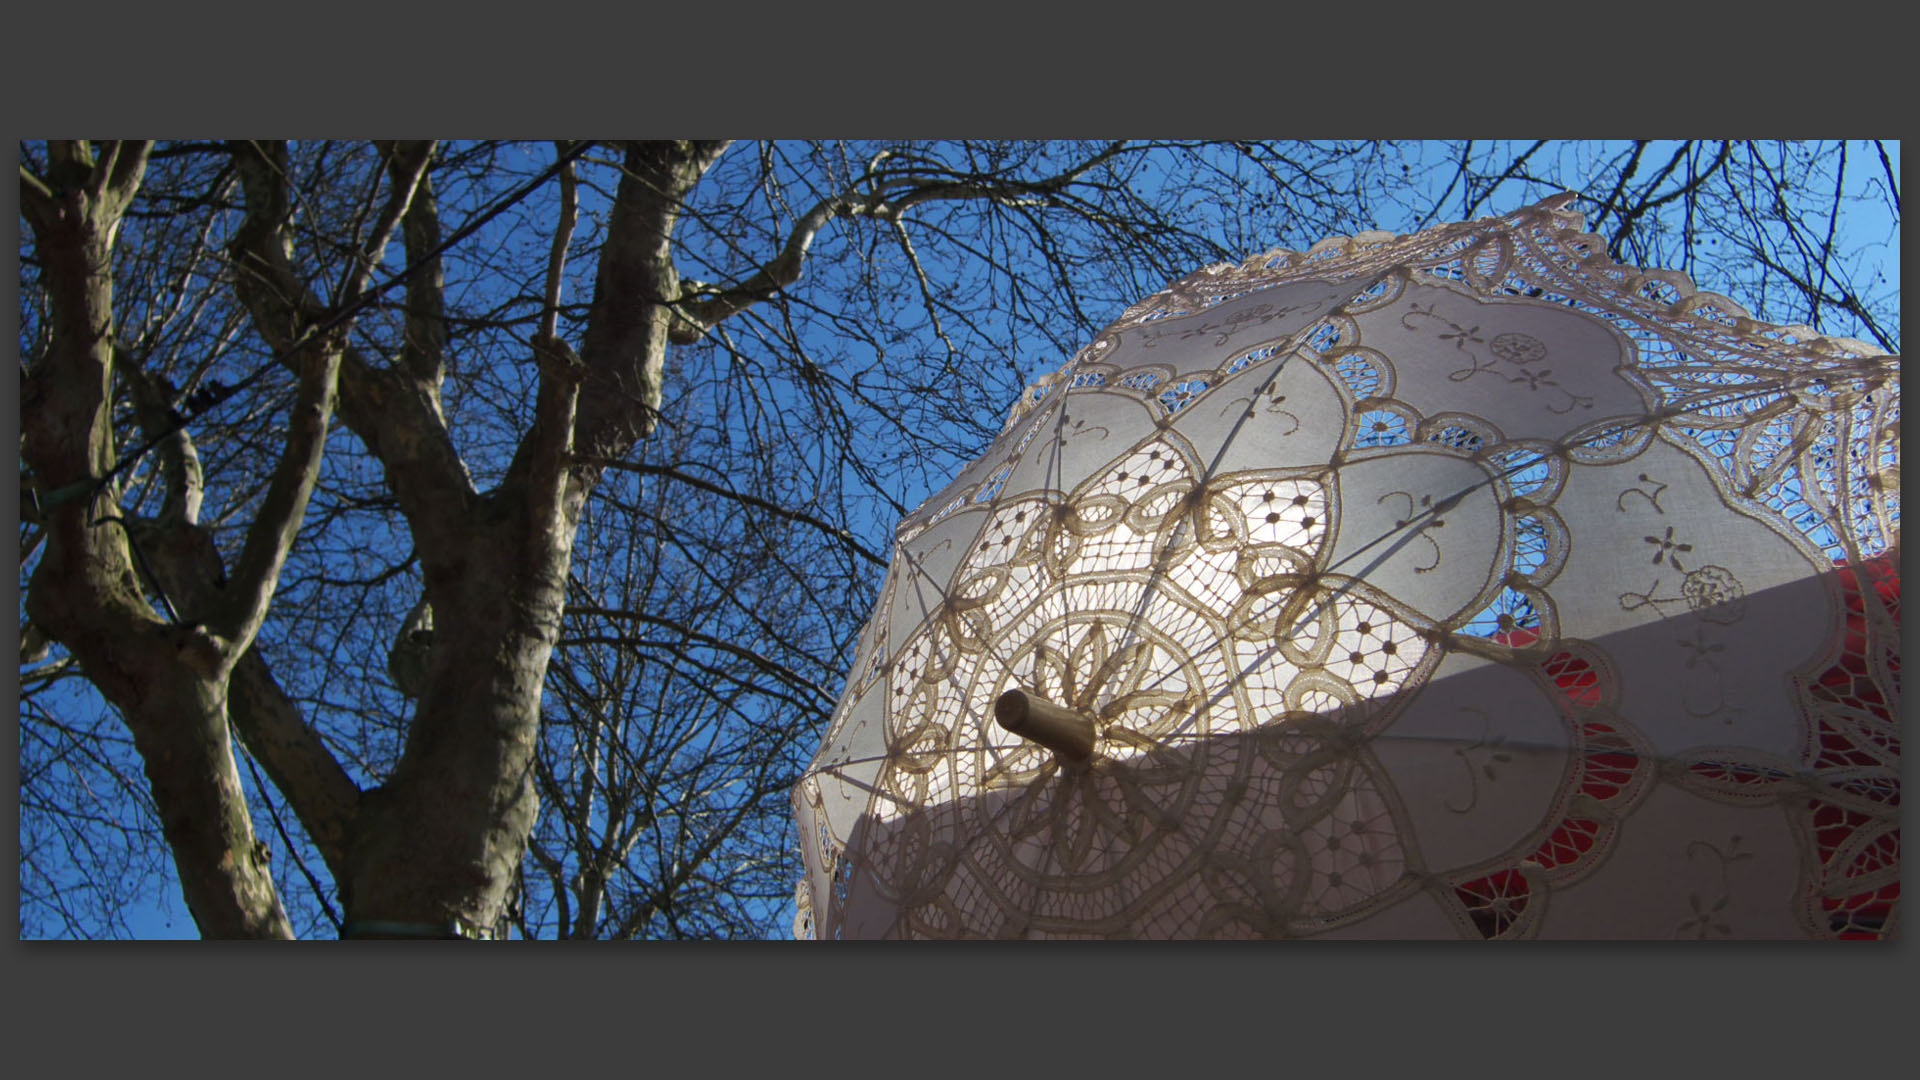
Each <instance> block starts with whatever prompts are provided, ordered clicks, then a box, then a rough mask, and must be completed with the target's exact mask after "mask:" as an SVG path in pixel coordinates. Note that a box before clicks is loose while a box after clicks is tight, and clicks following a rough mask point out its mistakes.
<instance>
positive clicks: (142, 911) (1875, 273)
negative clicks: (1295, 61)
mask: <svg viewBox="0 0 1920 1080" xmlns="http://www.w3.org/2000/svg"><path fill="white" fill-rule="evenodd" d="M1673 145H1674V144H1670V143H1656V144H1654V145H1653V146H1652V147H1649V149H1648V151H1647V153H1646V159H1647V161H1649V162H1661V161H1664V160H1665V159H1666V158H1667V157H1668V156H1670V155H1671V153H1672V149H1671V147H1672V146H1673ZM1887 146H1888V152H1889V155H1890V157H1891V158H1892V161H1893V165H1894V167H1895V169H1896V172H1897V169H1898V165H1899V158H1898V154H1899V144H1898V143H1897V142H1895V143H1889V144H1887ZM1615 149H1617V144H1614V145H1601V146H1598V147H1594V148H1573V147H1570V148H1568V149H1567V150H1565V151H1564V153H1565V154H1566V155H1567V158H1566V159H1565V162H1564V163H1563V165H1562V169H1563V171H1564V174H1565V175H1575V174H1577V173H1578V172H1579V162H1580V161H1582V160H1588V161H1591V162H1600V161H1604V160H1606V159H1607V158H1608V157H1610V156H1611V155H1612V153H1613V152H1614V150H1615ZM1868 152H1870V151H1868ZM1438 157H1439V155H1438V153H1437V151H1429V153H1428V154H1426V155H1423V157H1422V159H1421V160H1425V161H1429V163H1431V164H1434V165H1435V166H1436V177H1437V178H1438V179H1437V180H1436V183H1444V169H1440V168H1439V166H1440V165H1442V164H1443V163H1441V162H1439V161H1438V160H1437V159H1438ZM1857 165H1858V168H1857V170H1855V169H1854V167H1853V165H1850V172H1849V178H1850V180H1852V181H1853V183H1854V184H1857V185H1860V188H1859V189H1858V190H1865V189H1866V187H1867V186H1868V185H1870V184H1872V183H1873V182H1874V177H1875V175H1876V173H1877V172H1878V170H1879V167H1878V165H1877V162H1871V161H1870V160H1869V159H1868V158H1867V156H1866V153H1864V152H1863V153H1862V154H1860V156H1859V157H1858V158H1857ZM1869 166H1871V167H1869ZM1652 167H1653V166H1652V165H1649V166H1648V171H1651V169H1652ZM1543 171H1545V170H1543ZM1850 186H1851V185H1850ZM1551 192H1552V189H1550V188H1548V187H1545V186H1538V185H1535V186H1528V187H1525V188H1523V187H1520V186H1512V187H1508V188H1505V189H1503V190H1502V191H1501V192H1500V193H1499V194H1498V195H1497V196H1495V197H1493V198H1491V199H1489V200H1487V201H1486V202H1484V203H1483V204H1481V205H1480V206H1479V207H1478V208H1477V209H1475V211H1474V216H1477V217H1478V216H1489V215H1492V214H1497V213H1503V212H1506V211H1510V210H1512V209H1515V208H1517V207H1519V206H1522V205H1526V204H1527V203H1529V202H1532V201H1535V200H1537V199H1538V198H1541V197H1544V196H1545V195H1547V194H1550V193H1551ZM1465 202H1466V198H1465V193H1464V192H1462V193H1456V194H1455V195H1453V196H1450V197H1449V199H1448V200H1447V201H1445V202H1444V203H1443V204H1442V205H1441V207H1440V208H1439V214H1438V217H1437V220H1449V219H1451V218H1453V217H1456V216H1458V213H1459V211H1460V210H1462V209H1463V206H1464V204H1465ZM1380 209H1381V211H1382V212H1381V215H1380V217H1379V220H1378V221H1377V222H1376V224H1377V225H1378V226H1379V227H1381V228H1386V229H1390V230H1395V231H1400V230H1405V229H1408V228H1411V227H1413V226H1415V225H1416V224H1417V223H1418V222H1417V220H1415V215H1414V213H1413V212H1412V211H1410V210H1395V209H1394V208H1384V207H1383V208H1380ZM1835 239H1836V248H1838V249H1839V250H1841V251H1843V252H1847V253H1849V258H1850V261H1852V262H1853V263H1854V265H1856V266H1858V267H1860V268H1862V269H1861V270H1860V273H1862V274H1867V275H1871V276H1872V284H1873V287H1875V288H1886V289H1890V290H1892V291H1893V293H1894V294H1895V295H1897V293H1898V290H1899V283H1900V282H1899V255H1898V243H1899V237H1898V226H1897V222H1896V221H1895V220H1894V219H1893V218H1892V216H1891V215H1890V214H1887V213H1880V214H1873V213H1867V214H1859V215H1856V216H1855V217H1853V218H1852V219H1850V221H1849V227H1848V229H1847V230H1846V231H1845V232H1843V233H1842V234H1840V235H1838V236H1836V238H1835ZM488 242H496V241H495V240H491V239H490V240H489V241H488ZM540 242H541V243H544V242H545V241H544V239H541V241H540ZM1252 253H1253V252H1251V251H1249V252H1246V254H1252ZM1699 284H1701V285H1702V286H1703V287H1706V288H1711V289H1715V290H1716V291H1724V292H1727V293H1729V294H1730V295H1732V296H1733V297H1734V299H1736V300H1739V301H1741V302H1742V303H1744V304H1747V305H1748V306H1749V307H1755V306H1757V304H1756V303H1755V302H1754V301H1753V300H1752V299H1750V298H1748V297H1743V296H1741V295H1740V294H1739V292H1738V290H1737V289H1735V288H1734V287H1732V286H1730V285H1729V284H1727V283H1723V282H1717V281H1714V280H1712V279H1711V278H1703V279H1702V280H1700V282H1699ZM1113 314H1115V315H1117V314H1118V312H1117V311H1116V312H1114V313H1113ZM1823 322H1824V320H1823ZM1821 328H1822V329H1823V330H1828V331H1829V332H1846V330H1845V329H1844V328H1840V327H1834V326H1830V325H1823V326H1822V327H1821ZM831 348H832V343H822V349H823V350H831ZM1065 359H1067V358H1066V357H1064V356H1061V357H1035V358H1033V370H1032V371H1029V372H1027V375H1028V378H1029V379H1030V380H1031V379H1032V378H1036V377H1038V376H1039V375H1041V374H1043V373H1045V372H1046V371H1050V370H1052V369H1053V368H1055V367H1057V366H1058V365H1059V364H1060V363H1061V362H1062V361H1064V360H1065ZM997 420H998V418H997V417H996V418H994V421H995V423H997ZM939 486H941V485H940V484H939V483H933V484H931V486H930V487H929V488H928V490H925V491H901V492H898V493H896V495H897V497H898V498H899V500H900V501H901V502H903V503H905V504H906V505H907V506H909V507H912V506H915V505H917V504H918V502H919V501H920V500H921V499H922V498H924V497H926V496H927V495H928V494H930V493H931V491H932V490H934V489H937V488H938V487H939ZM873 524H874V528H873V529H872V530H871V532H872V534H874V535H877V536H881V537H884V536H886V535H887V534H888V533H889V532H890V529H891V522H880V521H876V522H874V523H873ZM70 704H71V708H72V710H73V713H72V715H79V714H80V713H81V710H88V711H97V710H99V709H100V708H101V706H100V705H99V704H98V701H97V699H93V698H91V697H90V696H88V697H82V696H80V695H77V694H76V695H74V697H73V699H72V701H71V703H70ZM66 705H67V703H63V711H64V709H65V708H66ZM242 772H243V775H244V774H245V772H246V770H245V767H244V765H243V767H242ZM136 775H137V770H136ZM256 828H257V829H258V830H259V831H260V832H261V834H262V835H263V836H264V837H265V838H266V839H267V841H268V843H269V844H270V845H272V846H273V847H275V848H276V849H277V848H279V847H280V843H279V840H278V837H276V836H274V835H272V826H271V823H270V822H268V821H266V820H265V819H264V818H262V819H259V820H257V821H256ZM789 908H790V905H789ZM124 914H125V918H126V922H127V926H128V929H129V930H130V931H131V933H132V935H133V936H135V937H137V938H142V939H167V938H194V937H197V936H198V933H197V931H196V929H195V927H194V925H193V921H192V918H191V916H189V915H188V914H187V909H186V905H185V902H184V900H183V899H182V898H181V896H180V892H179V889H178V886H177V885H176V884H174V883H173V881H172V880H171V877H170V876H168V877H167V878H165V880H164V883H163V884H162V886H161V888H160V896H159V898H158V900H157V902H154V903H151V904H146V905H142V906H140V907H138V908H135V909H129V910H127V911H126V912H125V913H124ZM787 914H790V911H789V912H788V913H787ZM784 917H785V916H784V915H783V918H784Z"/></svg>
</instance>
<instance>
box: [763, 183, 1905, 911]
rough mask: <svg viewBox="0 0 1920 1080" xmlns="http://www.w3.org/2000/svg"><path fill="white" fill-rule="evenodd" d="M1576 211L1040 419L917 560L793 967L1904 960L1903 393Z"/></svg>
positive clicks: (1291, 283)
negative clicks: (1613, 238) (1414, 953)
mask: <svg viewBox="0 0 1920 1080" xmlns="http://www.w3.org/2000/svg"><path fill="white" fill-rule="evenodd" d="M1570 201H1571V197H1570V196H1561V197H1557V198H1555V199H1550V200H1548V201H1547V202H1544V203H1541V204H1539V205H1538V206H1535V207H1531V208H1529V209H1525V210H1522V211H1519V212H1517V213H1514V214H1510V215H1507V216H1505V217H1501V218H1494V219H1487V220H1481V221H1475V222H1469V223H1463V224H1451V225H1444V226H1439V227H1436V228H1433V229H1429V230H1426V231H1424V232H1421V233H1418V234H1416V235H1411V236H1395V235H1390V234H1386V233H1366V234H1361V235H1359V236H1354V237H1350V238H1338V239H1334V240H1329V241H1325V242H1323V243H1321V244H1319V245H1317V246H1315V247H1314V248H1313V249H1312V250H1311V251H1308V252H1305V253H1294V252H1284V251H1283V252H1276V253H1270V254H1268V255H1263V256H1259V257H1256V258H1253V259H1250V260H1248V261H1247V262H1245V263H1243V264H1241V265H1239V266H1217V267H1210V268H1208V269H1206V270H1203V271H1201V272H1199V273H1196V274H1193V275H1191V276H1189V277H1187V278H1186V279H1184V280H1182V281H1180V282H1177V283H1176V284H1174V285H1173V286H1171V287H1169V288H1168V289H1166V290H1164V291H1162V292H1160V293H1158V294H1156V295H1154V296H1152V297H1149V298H1148V299H1146V300H1145V301H1142V302H1141V303H1139V304H1137V305H1135V306H1134V307H1132V308H1130V309H1129V310H1128V311H1127V312H1126V313H1125V315H1123V316H1122V317H1121V319H1120V320H1119V321H1118V322H1116V323H1115V324H1114V325H1113V326H1111V327H1109V328H1108V329H1107V330H1106V331H1105V332H1104V333H1102V334H1101V335H1100V336H1099V337H1098V338H1097V339H1095V340H1094V342H1093V343H1092V344H1091V345H1089V346H1087V347H1086V348H1085V349H1083V350H1082V351H1081V352H1080V354H1079V355H1078V356H1076V357H1075V358H1074V359H1073V360H1072V361H1071V362H1070V363H1068V364H1067V365H1066V366H1065V367H1064V368H1062V369H1061V370H1060V371H1059V372H1058V373H1057V374H1055V375H1052V376H1049V377H1048V378H1046V379H1044V380H1042V381H1041V382H1040V383H1039V384H1038V385H1036V386H1035V387H1034V388H1032V389H1031V390H1030V391H1028V393H1027V394H1026V395H1025V397H1024V398H1023V400H1022V401H1021V402H1020V403H1019V404H1018V405H1017V406H1016V407H1015V409H1014V411H1013V415H1012V417H1011V418H1010V420H1009V422H1008V425H1007V428H1006V430H1005V431H1004V432H1003V433H1002V435H1001V436H1000V437H999V439H998V440H997V441H996V442H995V443H994V444H993V445H992V446H991V447H990V448H989V449H988V451H987V453H986V454H985V455H984V456H982V457H981V458H979V459H978V460H977V461H975V462H974V463H973V464H972V465H970V466H969V467H968V468H967V469H966V470H965V471H963V472H962V474H961V475H960V476H959V478H957V479H956V480H955V481H954V482H953V483H952V485H951V486H949V487H948V488H947V489H946V490H945V491H943V492H942V493H941V494H939V495H938V496H936V497H935V498H933V499H932V500H930V501H929V502H928V503H927V504H926V505H925V506H923V507H922V508H921V509H920V510H918V511H916V512H914V513H913V514H911V515H909V516H908V517H907V518H906V519H905V520H903V521H902V522H901V523H900V526H899V528H898V530H897V534H896V544H895V548H894V552H893V559H892V565H891V569H890V571H889V574H888V576H887V579H886V582H885V584H884V586H883V588H882V593H881V597H880V600H879V603H878V606H877V610H876V611H875V613H874V615H873V617H872V620H871V622H870V623H869V625H868V627H867V629H866V631H865V634H864V635H863V638H862V640H861V643H860V645H859V651H858V654H857V656H858V659H857V664H856V667H855V669H854V671H853V674H852V676H851V677H850V679H849V681H848V684H847V687H846V690H845V692H844V694H843V695H842V698H841V700H840V704H839V707H838V709H837V711H836V712H835V714H834V717H833V720H832V723H831V725H830V728H829V730H828V732H827V735H826V738H825V741H824V745H823V746H822V748H821V749H820V751H819V752H818V754H817V755H816V757H815V758H814V760H813V763H812V765H811V766H810V768H809V769H808V771H807V772H806V774H805V775H804V777H803V779H802V781H801V783H800V784H799V786H798V788H797V789H796V792H795V805H796V808H797V810H798V814H799V821H800V831H801V838H802V844H801V846H802V849H803V852H804V855H805V859H806V864H807V877H806V879H805V880H804V881H802V882H801V883H800V886H799V890H798V892H799V905H800V914H799V918H798V921H797V924H796V928H795V929H796V932H797V933H798V934H799V935H800V936H819V937H847V938H869V937H889V938H917V937H970V936H988V937H1103V936H1106V937H1157V938H1191V937H1201V938H1205V937H1228V938H1231V937H1306V936H1326V937H1354V938H1446V937H1466V938H1515V937H1566V938H1672V937H1703V936H1731V937H1741V938H1777V937H1809V936H1810V937H1822V938H1831V937H1887V936H1892V935H1893V934H1894V933H1895V931H1896V928H1897V916H1898V895H1899V822H1898V802H1899V731H1898V723H1897V720H1896V718H1897V717H1898V715H1899V693H1900V684H1899V667H1900V651H1899V649H1900V647H1899V640H1898V618H1899V577H1898V570H1897V546H1898V540H1899V509H1898V505H1899V503H1898V500H1899V481H1898V476H1899V471H1898V469H1899V466H1898V454H1899V443H1898V433H1897V428H1898V420H1899V396H1898V395H1899V384H1898V381H1899V364H1898V358H1897V357H1892V356H1887V355H1884V354H1881V353H1879V351H1878V350H1876V349H1874V348H1872V347H1871V346H1868V345H1866V344H1864V343H1862V342H1858V341H1853V340H1846V339H1834V338H1827V337H1822V336H1820V335H1818V334H1817V333H1815V332H1813V331H1812V330H1810V329H1808V328H1806V327H1786V328H1782V327H1775V326H1770V325H1764V324H1761V323H1758V322H1756V321H1754V320H1753V319H1751V318H1750V317H1749V315H1748V313H1747V312H1746V311H1745V310H1744V309H1742V308H1741V307H1740V306H1738V305H1737V304H1735V303H1733V302H1732V301H1730V300H1728V299H1726V298H1725V297H1721V296H1717V295H1714V294H1711V293H1706V292H1700V291H1698V290H1696V289H1695V287H1694V286H1693V284H1692V282H1691V281H1689V280H1688V279H1687V278H1686V277H1684V276H1683V275H1679V274H1676V273H1670V272H1665V271H1659V270H1647V271H1643V270H1637V269H1634V268H1631V267H1625V266H1620V265H1617V264H1615V263H1613V262H1611V261H1610V260H1608V259H1607V258H1606V256H1605V244H1604V242H1603V241H1601V240H1600V239H1599V238H1597V237H1595V236H1592V235H1590V234H1587V233H1585V232H1584V231H1583V222H1582V220H1581V218H1580V217H1579V216H1578V215H1577V214H1574V213H1572V212H1570V211H1569V210H1567V209H1566V206H1567V204H1568V203H1569V202H1570ZM1009 691H1018V693H1012V694H1009ZM997 710H998V711H997ZM1002 716H1004V717H1006V718H1007V719H1006V721H1005V723H1004V724H1003V722H1002V721H1001V719H1000V717H1002ZM1023 716H1026V717H1028V718H1029V721H1028V722H1029V727H1027V728H1023V729H1022V730H1027V731H1028V733H1029V735H1030V736H1032V737H1024V736H1022V735H1017V734H1014V733H1013V731H1011V730H1009V729H1008V727H1007V726H1006V724H1012V725H1014V726H1016V727H1018V726H1020V721H1021V719H1022V717H1023ZM1050 730H1051V731H1055V732H1056V733H1055V734H1052V735H1049V734H1047V732H1048V731H1050ZM1076 731H1077V733H1078V734H1075V732H1076ZM1060 733H1064V734H1060ZM1036 740H1038V741H1036ZM1050 747H1051V748H1050ZM1089 751H1090V752H1089Z"/></svg>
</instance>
